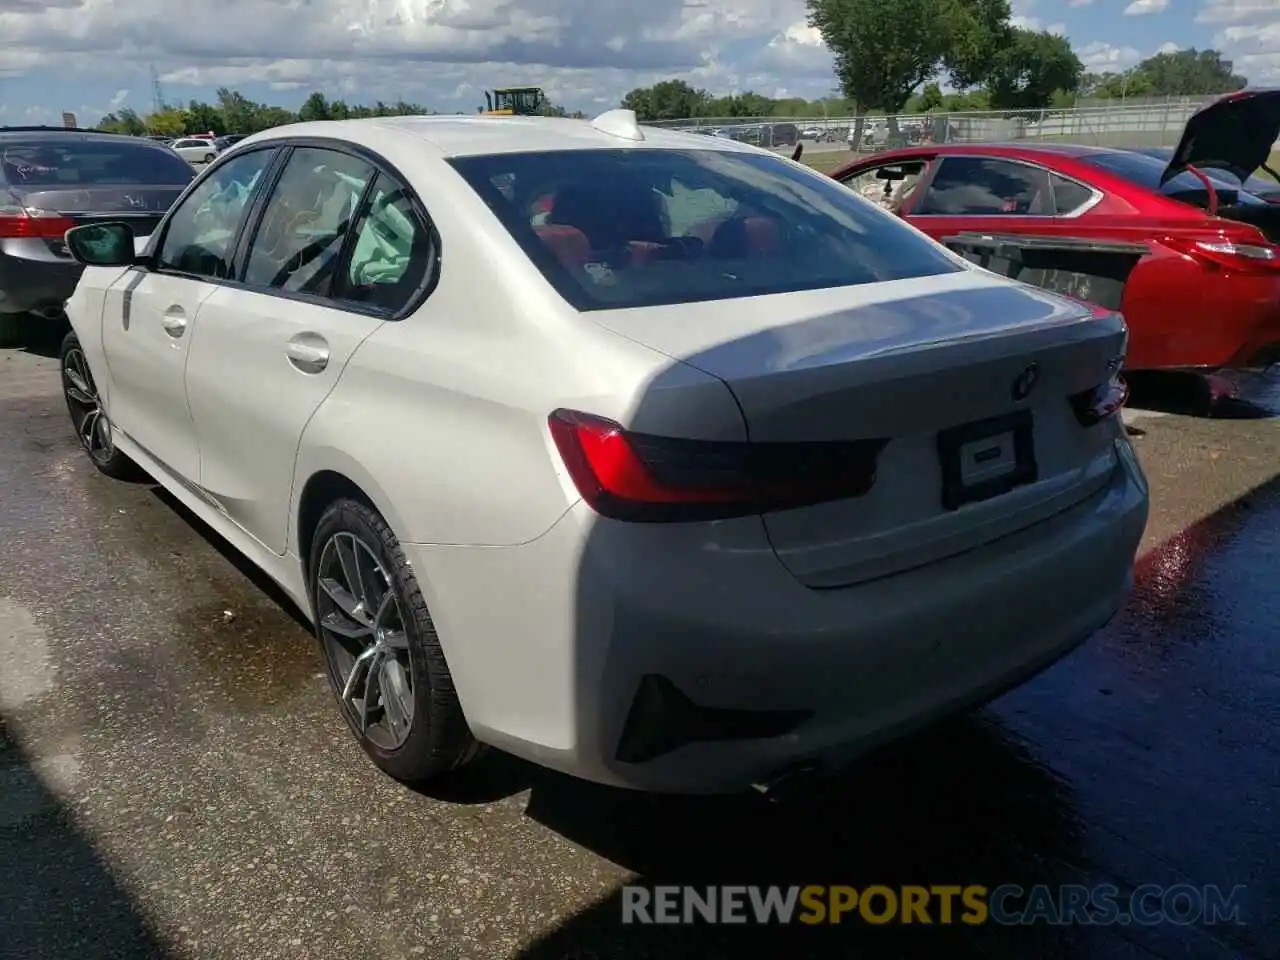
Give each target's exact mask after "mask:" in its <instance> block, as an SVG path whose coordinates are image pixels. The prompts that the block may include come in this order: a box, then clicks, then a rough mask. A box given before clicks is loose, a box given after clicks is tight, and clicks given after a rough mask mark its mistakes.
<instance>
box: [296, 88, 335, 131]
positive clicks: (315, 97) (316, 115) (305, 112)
mask: <svg viewBox="0 0 1280 960" xmlns="http://www.w3.org/2000/svg"><path fill="white" fill-rule="evenodd" d="M298 119H299V120H301V121H303V122H304V123H306V122H308V121H311V120H332V119H333V117H332V114H331V113H330V110H329V101H328V100H327V99H326V98H325V95H324V94H323V93H321V92H320V91H319V90H316V91H315V92H314V93H312V94H311V96H309V97H307V99H306V100H304V101H303V102H302V106H301V107H299V108H298Z"/></svg>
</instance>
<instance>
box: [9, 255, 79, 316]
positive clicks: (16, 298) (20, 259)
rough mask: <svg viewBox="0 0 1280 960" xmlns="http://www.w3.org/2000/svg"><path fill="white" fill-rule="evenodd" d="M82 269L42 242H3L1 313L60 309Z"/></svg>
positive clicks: (74, 286)
mask: <svg viewBox="0 0 1280 960" xmlns="http://www.w3.org/2000/svg"><path fill="white" fill-rule="evenodd" d="M83 270H84V268H83V267H82V266H81V265H80V264H78V263H76V262H75V261H74V260H69V259H65V258H62V257H55V255H54V254H52V253H51V252H50V251H49V248H48V247H47V246H45V244H44V242H43V241H41V240H0V313H27V312H34V313H45V312H50V311H55V310H61V309H62V305H63V304H64V303H66V301H67V299H68V298H69V297H70V296H71V294H72V293H73V292H75V289H76V283H77V282H78V281H79V280H80V274H81V272H83Z"/></svg>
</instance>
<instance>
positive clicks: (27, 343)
mask: <svg viewBox="0 0 1280 960" xmlns="http://www.w3.org/2000/svg"><path fill="white" fill-rule="evenodd" d="M28 320H29V325H28V329H27V330H26V332H25V335H24V336H23V337H22V338H21V339H22V342H21V343H20V344H18V349H20V350H21V351H23V352H24V353H30V354H34V355H35V356H37V357H49V358H53V359H56V358H57V357H58V356H59V354H60V353H61V352H62V338H63V337H65V336H66V335H67V334H68V333H70V332H71V324H70V323H69V322H68V321H67V320H65V319H46V318H44V317H37V316H31V317H28Z"/></svg>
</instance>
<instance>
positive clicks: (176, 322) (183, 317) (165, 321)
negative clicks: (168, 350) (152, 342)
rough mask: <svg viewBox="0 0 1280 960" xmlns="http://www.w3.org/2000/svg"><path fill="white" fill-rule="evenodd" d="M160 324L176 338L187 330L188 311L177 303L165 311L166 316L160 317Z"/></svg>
mask: <svg viewBox="0 0 1280 960" xmlns="http://www.w3.org/2000/svg"><path fill="white" fill-rule="evenodd" d="M160 326H162V327H164V332H165V333H167V334H168V335H169V336H171V337H173V338H174V339H175V340H176V339H177V338H178V337H180V336H182V335H183V334H184V333H186V332H187V312H186V311H185V310H183V309H182V308H181V307H179V306H177V305H176V304H175V305H174V306H172V307H170V308H169V309H168V310H166V311H165V312H164V316H163V317H161V318H160Z"/></svg>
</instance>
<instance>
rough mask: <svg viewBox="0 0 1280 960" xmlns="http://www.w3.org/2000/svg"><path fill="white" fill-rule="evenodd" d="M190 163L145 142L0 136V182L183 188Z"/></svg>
mask: <svg viewBox="0 0 1280 960" xmlns="http://www.w3.org/2000/svg"><path fill="white" fill-rule="evenodd" d="M194 176H195V172H194V171H193V170H192V169H191V165H190V164H188V163H187V162H186V161H185V160H183V159H182V158H181V157H180V156H178V155H177V154H176V153H174V152H173V151H172V150H170V149H168V148H167V147H163V146H158V145H156V144H154V143H151V142H150V141H145V140H128V139H125V138H123V137H122V138H120V139H119V140H106V139H103V140H76V139H67V140H60V139H54V138H46V139H41V140H34V139H33V140H25V141H24V140H8V139H5V140H0V181H4V182H7V183H10V184H12V185H13V186H17V187H56V186H60V185H62V184H106V183H146V184H155V185H159V186H183V185H185V184H187V183H190V182H191V180H192V178H193V177H194Z"/></svg>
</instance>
